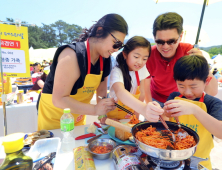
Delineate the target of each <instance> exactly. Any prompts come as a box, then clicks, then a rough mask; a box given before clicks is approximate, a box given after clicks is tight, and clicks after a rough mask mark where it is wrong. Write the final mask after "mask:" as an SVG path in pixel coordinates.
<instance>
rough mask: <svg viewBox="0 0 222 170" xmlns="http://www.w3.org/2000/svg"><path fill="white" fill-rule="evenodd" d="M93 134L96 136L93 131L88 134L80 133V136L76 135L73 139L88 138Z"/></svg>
mask: <svg viewBox="0 0 222 170" xmlns="http://www.w3.org/2000/svg"><path fill="white" fill-rule="evenodd" d="M93 136H96V134H94V133H88V134H85V135H80V136H78V137H76V138H75V140H80V139H85V138H90V137H93Z"/></svg>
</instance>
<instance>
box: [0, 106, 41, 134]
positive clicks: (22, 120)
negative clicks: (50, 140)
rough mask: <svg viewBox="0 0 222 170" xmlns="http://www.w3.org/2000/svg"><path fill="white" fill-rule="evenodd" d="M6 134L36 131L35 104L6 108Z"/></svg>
mask: <svg viewBox="0 0 222 170" xmlns="http://www.w3.org/2000/svg"><path fill="white" fill-rule="evenodd" d="M6 118H7V134H11V133H16V132H24V133H28V132H33V131H36V130H37V120H38V116H37V109H36V102H33V103H24V104H14V105H9V106H6ZM0 136H4V117H3V108H2V106H1V107H0Z"/></svg>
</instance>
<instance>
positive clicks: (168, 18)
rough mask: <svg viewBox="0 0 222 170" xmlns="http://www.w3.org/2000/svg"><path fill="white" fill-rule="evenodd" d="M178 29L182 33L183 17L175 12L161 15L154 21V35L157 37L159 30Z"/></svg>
mask: <svg viewBox="0 0 222 170" xmlns="http://www.w3.org/2000/svg"><path fill="white" fill-rule="evenodd" d="M174 28H176V29H177V32H178V34H179V35H180V34H181V33H182V31H183V18H182V17H181V16H180V15H179V14H177V13H175V12H167V13H164V14H161V15H159V16H158V17H157V18H156V19H155V21H154V23H153V36H154V37H156V32H157V31H162V30H168V29H174Z"/></svg>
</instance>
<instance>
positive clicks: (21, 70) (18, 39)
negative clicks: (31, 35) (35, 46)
mask: <svg viewBox="0 0 222 170" xmlns="http://www.w3.org/2000/svg"><path fill="white" fill-rule="evenodd" d="M0 37H1V53H2V67H3V75H4V76H6V77H30V65H29V47H28V28H27V27H23V26H21V27H20V29H19V30H17V29H16V26H15V25H7V24H0Z"/></svg>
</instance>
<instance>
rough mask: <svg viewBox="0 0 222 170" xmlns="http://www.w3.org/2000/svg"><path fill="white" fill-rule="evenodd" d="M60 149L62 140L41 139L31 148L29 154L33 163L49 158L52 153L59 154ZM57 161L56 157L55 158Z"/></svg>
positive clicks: (56, 138)
mask: <svg viewBox="0 0 222 170" xmlns="http://www.w3.org/2000/svg"><path fill="white" fill-rule="evenodd" d="M59 149H60V138H58V137H55V138H47V139H40V140H37V141H36V142H35V144H34V145H33V146H32V147H31V149H30V151H29V152H28V153H27V155H28V156H30V157H31V158H32V159H33V161H34V160H36V159H38V158H41V157H44V156H47V155H48V154H50V153H51V152H56V154H58V153H59ZM55 159H56V157H55Z"/></svg>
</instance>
